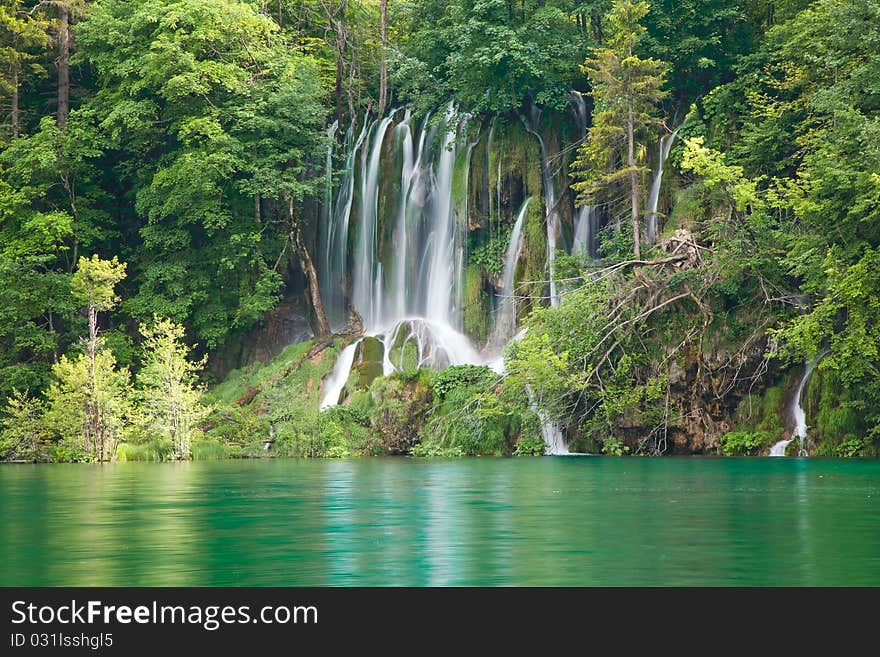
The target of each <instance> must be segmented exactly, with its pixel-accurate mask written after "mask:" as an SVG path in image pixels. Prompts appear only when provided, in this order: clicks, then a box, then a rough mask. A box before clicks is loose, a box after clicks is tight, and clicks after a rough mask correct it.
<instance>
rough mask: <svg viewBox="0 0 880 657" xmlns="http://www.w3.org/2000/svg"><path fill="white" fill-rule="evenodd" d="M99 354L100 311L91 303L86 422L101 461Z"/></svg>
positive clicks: (95, 450) (94, 450)
mask: <svg viewBox="0 0 880 657" xmlns="http://www.w3.org/2000/svg"><path fill="white" fill-rule="evenodd" d="M97 355H98V311H97V310H96V309H95V307H94V305H92V304H89V344H88V347H87V349H86V358H87V359H88V377H89V382H88V402H87V403H86V414H87V417H86V423H87V424H88V427H89V433H90V434H91V437H92V451H93V453H94V455H95V456H96V457H97V458H98V460H99V461H103V460H104V436H103V434H102V432H101V418H100V413H99V409H98V381H97V374H96V372H95V360H96V359H97Z"/></svg>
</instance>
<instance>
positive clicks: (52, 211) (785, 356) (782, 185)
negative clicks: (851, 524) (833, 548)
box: [0, 0, 880, 462]
mask: <svg viewBox="0 0 880 657" xmlns="http://www.w3.org/2000/svg"><path fill="white" fill-rule="evenodd" d="M878 292H880V2H877V0H778V1H769V0H677V1H675V2H673V1H672V0H650V1H637V0H522V1H518V0H391V1H390V2H389V0H277V1H274V0H0V459H3V460H11V461H80V462H90V461H110V460H170V459H206V458H227V457H255V458H256V457H271V456H294V457H347V456H358V455H390V454H400V455H414V456H441V457H454V456H470V455H517V456H525V455H541V454H545V453H565V452H586V453H602V454H608V455H624V454H630V455H652V456H659V455H663V454H712V455H725V456H733V455H755V456H758V455H767V454H768V453H769V452H770V450H771V448H772V449H777V447H776V446H777V445H780V446H781V447H779V449H781V451H782V453H785V454H789V455H797V454H798V453H800V454H802V455H810V456H827V457H868V458H876V457H877V456H878V447H880V369H878V367H880V294H878Z"/></svg>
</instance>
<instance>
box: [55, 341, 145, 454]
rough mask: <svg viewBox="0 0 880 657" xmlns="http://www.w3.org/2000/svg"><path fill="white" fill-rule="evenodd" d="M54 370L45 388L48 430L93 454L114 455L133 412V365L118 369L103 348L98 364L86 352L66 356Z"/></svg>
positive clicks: (98, 357) (114, 360) (96, 360)
mask: <svg viewBox="0 0 880 657" xmlns="http://www.w3.org/2000/svg"><path fill="white" fill-rule="evenodd" d="M52 373H53V374H54V376H55V380H54V381H53V382H52V384H51V385H50V386H49V389H48V391H47V392H46V404H47V410H46V416H45V421H46V426H47V429H48V430H49V431H50V432H51V434H52V435H53V437H56V438H57V439H60V441H61V442H62V443H65V444H67V445H68V446H70V447H72V448H74V447H75V448H77V449H78V448H82V449H83V450H85V451H86V452H88V453H89V454H91V455H92V457H93V458H102V457H103V458H108V459H109V458H112V456H113V454H114V453H115V452H116V446H117V444H118V443H119V442H120V441H121V440H123V439H124V437H125V432H126V430H127V422H128V418H129V416H130V414H131V411H132V406H131V403H132V392H131V384H130V380H129V379H130V375H129V371H128V369H126V368H119V369H117V368H116V359H115V358H114V357H113V354H112V353H111V352H110V351H108V350H106V349H100V350H99V351H98V352H97V354H96V356H95V359H94V362H93V363H90V360H89V357H88V356H87V355H86V354H81V355H79V356H74V357H72V358H68V357H67V356H62V357H61V359H60V360H59V361H58V363H56V364H55V366H54V367H53V368H52Z"/></svg>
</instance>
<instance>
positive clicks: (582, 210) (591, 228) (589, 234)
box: [568, 91, 599, 258]
mask: <svg viewBox="0 0 880 657" xmlns="http://www.w3.org/2000/svg"><path fill="white" fill-rule="evenodd" d="M568 96H569V98H571V101H572V102H571V105H572V111H573V114H574V118H575V123H576V124H577V127H578V135H579V138H580V140H581V142H583V141H584V140H586V138H587V120H588V115H587V102H586V101H585V100H584V97H583V95H582V94H581V93H580V92H579V91H571V92H569V94H568ZM598 218H599V215H598V213H597V212H596V210H595V208H593V207H592V206H590V205H582V206H580V207H579V208H577V210H576V213H575V217H574V238H573V239H572V245H571V252H572V254H575V253H581V254H583V255H586V256H589V257H591V258H595V257H596V255H597V251H598V249H597V244H596V236H597V235H598V232H599V225H598Z"/></svg>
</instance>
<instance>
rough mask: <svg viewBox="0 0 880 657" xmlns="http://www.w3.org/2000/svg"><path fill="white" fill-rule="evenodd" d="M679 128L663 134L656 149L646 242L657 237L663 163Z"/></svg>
mask: <svg viewBox="0 0 880 657" xmlns="http://www.w3.org/2000/svg"><path fill="white" fill-rule="evenodd" d="M679 129H680V128H676V129H675V131H674V132H672V134H669V135H663V137H661V138H660V148H659V149H658V150H659V151H660V161H659V163H658V166H657V171H656V173H655V174H654V182H653V183H652V184H651V193H650V195H649V196H648V221H647V225H646V227H645V241H646V242H647V243H648V244H653V243H654V242H655V241H656V239H657V205H658V204H659V202H660V186H661V185H662V183H663V165H664V164H666V159H667V158H668V157H669V151H671V150H672V145H673V144H674V143H675V138H676V137H677V136H678V131H679Z"/></svg>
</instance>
